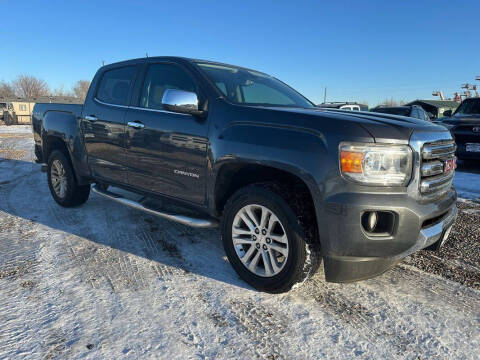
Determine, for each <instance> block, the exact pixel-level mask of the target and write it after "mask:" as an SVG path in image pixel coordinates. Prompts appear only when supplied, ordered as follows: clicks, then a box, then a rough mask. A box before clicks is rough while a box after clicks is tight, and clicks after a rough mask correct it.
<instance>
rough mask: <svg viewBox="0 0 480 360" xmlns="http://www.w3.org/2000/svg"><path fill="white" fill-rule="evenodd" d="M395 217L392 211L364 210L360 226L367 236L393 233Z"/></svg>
mask: <svg viewBox="0 0 480 360" xmlns="http://www.w3.org/2000/svg"><path fill="white" fill-rule="evenodd" d="M395 219H396V215H395V213H393V212H392V211H375V210H370V211H365V212H364V213H363V214H362V227H363V229H364V230H365V232H366V233H367V234H368V235H369V236H389V235H392V234H393V230H394V227H395V221H396V220H395Z"/></svg>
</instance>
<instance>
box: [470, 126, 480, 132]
mask: <svg viewBox="0 0 480 360" xmlns="http://www.w3.org/2000/svg"><path fill="white" fill-rule="evenodd" d="M472 131H473V132H480V126H476V127H474V128H473V129H472Z"/></svg>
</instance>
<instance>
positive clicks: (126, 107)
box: [93, 97, 129, 109]
mask: <svg viewBox="0 0 480 360" xmlns="http://www.w3.org/2000/svg"><path fill="white" fill-rule="evenodd" d="M93 100H95V101H96V102H98V103H99V104H102V105H108V106H115V107H119V108H123V109H128V108H129V106H126V105H117V104H110V103H106V102H103V101H101V100H98V99H97V98H96V97H95V98H93Z"/></svg>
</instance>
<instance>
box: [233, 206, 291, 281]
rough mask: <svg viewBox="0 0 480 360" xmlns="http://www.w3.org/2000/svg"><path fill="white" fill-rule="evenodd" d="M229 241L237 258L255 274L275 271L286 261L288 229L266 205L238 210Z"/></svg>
mask: <svg viewBox="0 0 480 360" xmlns="http://www.w3.org/2000/svg"><path fill="white" fill-rule="evenodd" d="M232 241H233V245H234V247H235V251H236V253H237V256H238V258H239V259H240V261H241V262H242V263H243V265H244V266H245V267H246V268H247V269H248V270H249V271H251V272H252V273H254V274H255V275H258V276H262V277H271V276H274V275H277V274H278V273H279V272H280V271H282V269H283V268H284V266H285V264H286V262H287V258H288V238H287V233H286V232H285V228H284V227H283V224H282V223H281V222H280V220H279V219H278V217H277V216H276V215H275V214H274V213H273V211H271V210H270V209H268V208H266V207H265V206H262V205H255V204H252V205H247V206H244V207H243V208H241V209H240V210H239V211H238V212H237V214H236V215H235V218H234V220H233V225H232Z"/></svg>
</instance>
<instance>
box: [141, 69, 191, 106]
mask: <svg viewBox="0 0 480 360" xmlns="http://www.w3.org/2000/svg"><path fill="white" fill-rule="evenodd" d="M167 89H177V90H184V91H190V92H194V93H197V89H196V86H195V83H194V82H193V80H192V78H191V77H190V76H189V75H188V74H187V73H186V72H185V71H184V70H183V69H182V68H180V67H179V66H178V65H174V64H153V65H150V66H149V68H148V71H147V74H146V76H145V81H144V83H143V89H142V95H141V97H140V106H141V107H144V108H148V109H157V110H161V109H162V108H163V105H162V99H163V94H164V93H165V90H167Z"/></svg>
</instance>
